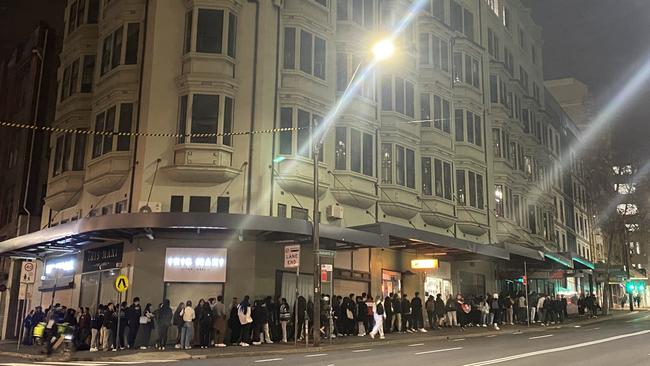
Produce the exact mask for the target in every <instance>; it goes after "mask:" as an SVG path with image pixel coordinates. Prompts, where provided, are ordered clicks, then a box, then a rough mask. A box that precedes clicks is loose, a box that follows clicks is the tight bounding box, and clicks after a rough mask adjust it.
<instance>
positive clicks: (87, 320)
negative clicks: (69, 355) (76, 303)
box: [28, 307, 92, 350]
mask: <svg viewBox="0 0 650 366" xmlns="http://www.w3.org/2000/svg"><path fill="white" fill-rule="evenodd" d="M79 312H80V315H79V341H78V342H77V349H78V350H81V349H90V343H89V342H88V337H89V336H90V328H91V327H92V324H91V323H92V317H91V316H90V310H89V309H88V308H84V307H80V308H79ZM28 334H31V333H28ZM87 342H88V343H87ZM86 347H88V348H86Z"/></svg>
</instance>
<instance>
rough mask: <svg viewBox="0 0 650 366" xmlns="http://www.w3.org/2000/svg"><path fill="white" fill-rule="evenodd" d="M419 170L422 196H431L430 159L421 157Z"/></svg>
mask: <svg viewBox="0 0 650 366" xmlns="http://www.w3.org/2000/svg"><path fill="white" fill-rule="evenodd" d="M421 169H422V194H423V195H425V196H431V195H433V191H432V190H431V181H432V180H431V178H432V174H431V158H429V157H423V158H422V161H421Z"/></svg>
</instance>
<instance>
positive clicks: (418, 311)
mask: <svg viewBox="0 0 650 366" xmlns="http://www.w3.org/2000/svg"><path fill="white" fill-rule="evenodd" d="M411 312H412V314H413V315H412V317H413V327H412V328H413V330H414V331H416V332H422V333H426V332H427V330H426V329H425V328H424V317H423V315H422V299H421V298H420V293H419V292H416V293H415V297H413V300H412V301H411Z"/></svg>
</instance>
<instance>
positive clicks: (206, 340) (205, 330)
mask: <svg viewBox="0 0 650 366" xmlns="http://www.w3.org/2000/svg"><path fill="white" fill-rule="evenodd" d="M213 322H214V314H213V313H212V308H211V307H210V304H208V303H207V302H205V301H204V302H203V304H202V305H201V318H200V319H199V325H200V327H201V330H200V332H199V334H200V337H201V338H200V341H201V348H204V349H205V348H208V347H210V338H211V337H210V335H211V331H212V327H213Z"/></svg>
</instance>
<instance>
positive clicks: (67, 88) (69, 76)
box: [60, 56, 95, 102]
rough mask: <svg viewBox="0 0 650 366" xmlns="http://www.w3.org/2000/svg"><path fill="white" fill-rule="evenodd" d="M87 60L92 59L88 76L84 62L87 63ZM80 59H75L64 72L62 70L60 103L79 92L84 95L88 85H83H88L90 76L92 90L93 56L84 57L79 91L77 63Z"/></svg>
mask: <svg viewBox="0 0 650 366" xmlns="http://www.w3.org/2000/svg"><path fill="white" fill-rule="evenodd" d="M89 58H92V65H91V66H90V67H91V70H90V75H88V74H87V73H88V70H87V66H86V62H90V61H88V59H89ZM80 60H81V59H76V60H74V61H73V62H72V63H71V64H70V65H68V66H67V67H66V68H65V69H64V70H63V81H62V83H61V98H60V101H61V102H63V101H64V100H66V99H67V98H69V97H71V96H72V95H74V94H76V93H77V92H78V91H79V90H81V92H83V93H85V92H86V91H85V90H87V89H88V85H84V83H88V77H89V76H90V78H91V79H90V85H91V88H92V68H93V67H94V62H95V61H94V56H84V65H82V66H83V69H82V80H81V89H80V88H79V72H80V70H79V62H80Z"/></svg>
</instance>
